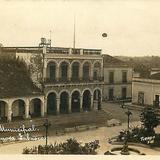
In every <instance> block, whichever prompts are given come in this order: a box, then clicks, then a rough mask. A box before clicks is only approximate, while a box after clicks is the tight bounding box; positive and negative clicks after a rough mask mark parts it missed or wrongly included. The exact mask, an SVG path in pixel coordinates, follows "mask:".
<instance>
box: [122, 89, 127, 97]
mask: <svg viewBox="0 0 160 160" xmlns="http://www.w3.org/2000/svg"><path fill="white" fill-rule="evenodd" d="M126 97H127V88H122V99H126Z"/></svg>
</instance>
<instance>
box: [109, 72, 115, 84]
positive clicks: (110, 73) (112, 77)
mask: <svg viewBox="0 0 160 160" xmlns="http://www.w3.org/2000/svg"><path fill="white" fill-rule="evenodd" d="M109 83H114V72H109Z"/></svg>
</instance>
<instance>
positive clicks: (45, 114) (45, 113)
mask: <svg viewBox="0 0 160 160" xmlns="http://www.w3.org/2000/svg"><path fill="white" fill-rule="evenodd" d="M41 103H42V102H41ZM41 105H42V104H41ZM43 110H44V116H45V117H46V116H47V98H46V97H44V102H43ZM41 115H42V114H41Z"/></svg>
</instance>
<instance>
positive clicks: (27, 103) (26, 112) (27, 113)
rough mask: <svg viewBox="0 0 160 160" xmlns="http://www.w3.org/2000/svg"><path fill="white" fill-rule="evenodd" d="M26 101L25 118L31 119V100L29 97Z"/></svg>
mask: <svg viewBox="0 0 160 160" xmlns="http://www.w3.org/2000/svg"><path fill="white" fill-rule="evenodd" d="M25 103H26V106H25V119H29V118H30V115H29V104H30V101H29V99H27V100H26V101H25Z"/></svg>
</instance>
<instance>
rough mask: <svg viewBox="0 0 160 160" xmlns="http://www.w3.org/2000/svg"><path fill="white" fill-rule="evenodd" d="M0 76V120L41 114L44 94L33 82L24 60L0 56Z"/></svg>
mask: <svg viewBox="0 0 160 160" xmlns="http://www.w3.org/2000/svg"><path fill="white" fill-rule="evenodd" d="M0 77H1V78H0V117H1V120H2V121H6V120H8V121H11V120H14V119H17V118H18V119H19V118H20V119H21V118H29V117H30V116H36V115H38V114H39V115H41V114H42V112H41V110H43V103H42V102H43V98H44V96H43V94H42V92H41V90H40V89H39V88H38V87H37V86H36V85H34V84H33V82H32V80H31V78H30V76H29V73H28V71H27V67H26V66H25V63H24V62H22V61H19V60H17V59H13V58H7V59H6V58H2V57H1V59H0ZM29 114H30V115H29Z"/></svg>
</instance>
